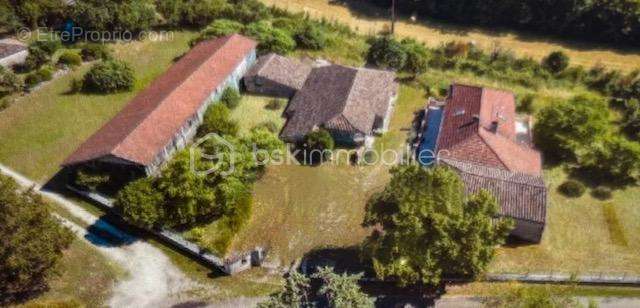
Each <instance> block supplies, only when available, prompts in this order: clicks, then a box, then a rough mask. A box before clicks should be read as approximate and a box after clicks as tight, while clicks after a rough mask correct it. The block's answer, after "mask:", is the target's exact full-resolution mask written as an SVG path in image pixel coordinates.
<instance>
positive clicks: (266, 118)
mask: <svg viewBox="0 0 640 308" xmlns="http://www.w3.org/2000/svg"><path fill="white" fill-rule="evenodd" d="M272 100H274V98H271V97H265V96H255V95H243V96H242V100H241V101H240V105H238V107H236V108H235V109H234V110H233V111H232V112H231V118H233V119H234V120H236V121H238V124H239V125H240V135H243V134H246V133H248V132H249V130H250V129H252V128H254V127H255V126H256V125H258V124H261V123H264V122H273V123H275V124H276V126H277V127H278V128H282V126H283V125H284V118H283V117H282V112H283V111H284V107H285V106H286V100H284V99H279V100H280V101H281V104H282V106H281V108H279V109H277V110H270V109H268V108H266V107H265V106H266V105H267V104H268V103H269V102H270V101H272Z"/></svg>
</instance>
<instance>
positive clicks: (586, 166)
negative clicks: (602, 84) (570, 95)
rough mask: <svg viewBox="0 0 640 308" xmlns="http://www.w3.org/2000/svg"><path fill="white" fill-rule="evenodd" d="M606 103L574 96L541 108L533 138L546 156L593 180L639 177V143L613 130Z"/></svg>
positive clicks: (622, 180) (612, 180)
mask: <svg viewBox="0 0 640 308" xmlns="http://www.w3.org/2000/svg"><path fill="white" fill-rule="evenodd" d="M609 118H610V114H609V109H608V106H607V105H606V103H605V102H604V101H603V100H602V99H599V98H590V97H576V98H574V99H572V100H569V101H563V102H557V103H555V104H552V105H550V106H548V107H545V108H543V109H542V110H541V111H540V112H539V113H538V115H537V121H536V125H535V126H534V132H533V133H534V141H535V143H536V145H537V146H538V147H539V148H540V149H541V150H542V151H543V152H544V154H545V156H546V157H547V158H550V159H551V160H555V161H565V162H568V163H570V164H572V165H573V166H574V168H576V169H579V170H581V171H589V172H591V173H592V174H594V175H597V177H594V180H600V181H606V182H611V183H620V184H622V183H626V182H630V181H635V180H637V179H640V143H638V142H634V141H630V140H627V139H626V138H625V137H624V136H621V135H620V134H616V133H615V130H614V128H613V126H612V125H613V124H612V123H610V122H609Z"/></svg>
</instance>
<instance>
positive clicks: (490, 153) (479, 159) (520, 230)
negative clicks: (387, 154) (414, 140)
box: [417, 84, 547, 242]
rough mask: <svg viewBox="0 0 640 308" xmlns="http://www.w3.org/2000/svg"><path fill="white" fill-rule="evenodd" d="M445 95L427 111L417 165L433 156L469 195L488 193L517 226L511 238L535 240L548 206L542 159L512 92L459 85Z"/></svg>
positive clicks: (541, 229)
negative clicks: (454, 174) (464, 187)
mask: <svg viewBox="0 0 640 308" xmlns="http://www.w3.org/2000/svg"><path fill="white" fill-rule="evenodd" d="M449 93H450V94H449V96H448V97H447V98H446V100H445V101H444V102H441V103H435V104H434V102H433V101H432V102H431V103H430V106H429V108H427V109H426V110H427V114H426V118H427V119H426V121H425V123H427V125H426V127H424V132H422V134H421V135H422V136H424V137H423V138H422V140H421V144H420V146H419V147H418V149H419V150H418V151H420V153H417V157H418V161H419V162H420V163H422V164H424V165H430V163H431V162H432V161H433V159H431V157H429V156H431V154H435V156H436V157H435V158H436V159H435V161H436V162H437V163H440V164H445V165H448V166H450V167H451V168H453V169H454V170H455V171H457V172H458V174H459V175H460V177H461V179H462V181H463V182H464V184H465V186H466V189H467V192H468V193H475V192H478V191H479V190H480V189H487V190H489V191H490V192H492V193H493V195H494V196H495V197H496V198H497V200H498V202H499V204H500V207H501V209H500V215H501V216H503V217H509V218H512V219H513V220H514V221H515V223H516V226H515V228H514V229H513V230H512V232H511V234H512V235H513V236H515V237H518V238H521V239H524V240H527V241H531V242H539V241H540V239H541V238H542V234H543V231H544V227H545V221H546V207H547V189H546V186H545V184H544V180H543V178H542V155H541V154H540V152H538V151H537V150H536V149H534V148H533V146H532V143H531V134H530V132H528V131H522V130H521V128H522V127H523V126H522V125H519V122H518V121H519V119H518V117H517V114H516V108H515V97H514V95H513V93H511V92H507V91H502V90H496V89H489V88H482V87H476V86H469V85H461V84H454V85H452V86H451V89H450V91H449ZM422 150H425V151H434V152H433V153H426V154H428V155H424V154H425V153H422V152H421V151H422ZM425 158H427V159H425Z"/></svg>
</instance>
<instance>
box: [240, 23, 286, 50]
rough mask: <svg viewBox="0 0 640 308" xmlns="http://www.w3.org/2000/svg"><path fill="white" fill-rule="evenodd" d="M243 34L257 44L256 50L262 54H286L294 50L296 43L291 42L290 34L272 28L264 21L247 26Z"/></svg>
mask: <svg viewBox="0 0 640 308" xmlns="http://www.w3.org/2000/svg"><path fill="white" fill-rule="evenodd" d="M244 34H245V35H248V36H251V37H253V38H254V39H256V40H257V41H258V42H259V45H258V48H259V49H260V52H262V53H268V52H274V53H278V54H287V53H289V52H290V51H292V50H293V49H295V48H296V41H294V40H293V38H292V37H291V34H289V33H288V32H287V31H285V30H282V29H276V28H273V27H272V26H271V25H270V24H269V23H268V22H266V21H259V22H254V23H251V24H249V25H248V26H247V27H246V28H245V29H244Z"/></svg>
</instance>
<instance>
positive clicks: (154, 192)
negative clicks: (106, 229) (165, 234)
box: [114, 178, 164, 228]
mask: <svg viewBox="0 0 640 308" xmlns="http://www.w3.org/2000/svg"><path fill="white" fill-rule="evenodd" d="M163 203H164V196H163V195H162V193H160V192H159V191H158V189H157V188H156V187H155V185H154V182H153V178H143V179H139V180H136V181H133V182H131V183H129V184H127V185H126V186H125V187H124V188H123V189H121V190H120V191H119V192H118V194H117V195H116V200H115V202H114V206H115V208H116V209H117V210H118V211H119V212H120V213H122V216H123V217H124V218H125V219H126V220H127V221H129V222H131V223H133V224H134V225H137V226H140V227H143V228H151V227H155V226H158V225H160V224H161V219H162V217H163V215H164V213H163V210H162V207H161V205H162V204H163Z"/></svg>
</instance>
